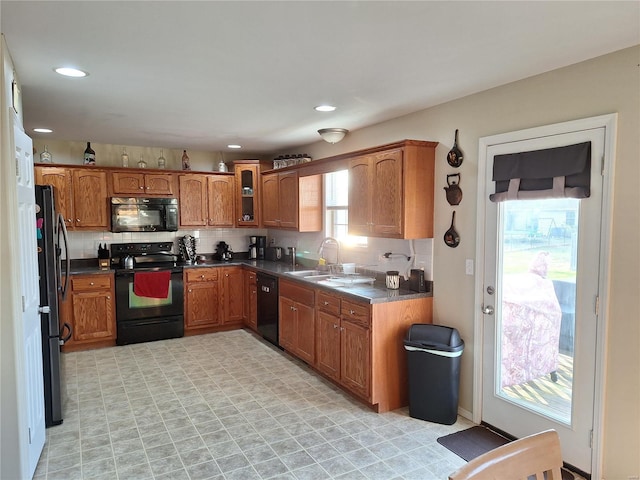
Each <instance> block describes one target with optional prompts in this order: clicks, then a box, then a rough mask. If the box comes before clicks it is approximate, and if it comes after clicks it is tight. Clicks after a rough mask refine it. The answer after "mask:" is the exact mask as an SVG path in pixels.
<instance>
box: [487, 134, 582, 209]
mask: <svg viewBox="0 0 640 480" xmlns="http://www.w3.org/2000/svg"><path fill="white" fill-rule="evenodd" d="M493 181H494V182H495V187H496V190H495V193H493V194H491V195H489V199H490V200H491V201H492V202H503V201H505V200H528V199H536V198H586V197H588V196H589V195H591V191H590V183H591V142H585V143H578V144H575V145H568V146H566V147H556V148H547V149H544V150H535V151H531V152H520V153H510V154H507V155H496V156H495V157H494V158H493Z"/></svg>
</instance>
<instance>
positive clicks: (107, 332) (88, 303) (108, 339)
mask: <svg viewBox="0 0 640 480" xmlns="http://www.w3.org/2000/svg"><path fill="white" fill-rule="evenodd" d="M60 322H61V325H62V324H64V323H65V322H67V323H69V324H70V325H71V329H72V335H71V338H70V339H69V340H68V341H67V342H66V343H65V344H64V347H63V350H64V351H65V352H70V351H75V350H83V349H88V348H97V347H104V346H111V345H115V341H116V315H115V287H114V278H113V274H95V275H73V276H71V277H70V278H69V291H68V294H67V298H66V299H65V300H64V301H63V302H61V303H60Z"/></svg>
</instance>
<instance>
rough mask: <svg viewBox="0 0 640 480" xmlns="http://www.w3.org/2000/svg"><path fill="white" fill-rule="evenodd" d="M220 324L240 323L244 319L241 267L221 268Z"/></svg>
mask: <svg viewBox="0 0 640 480" xmlns="http://www.w3.org/2000/svg"><path fill="white" fill-rule="evenodd" d="M219 270H220V280H221V283H222V292H221V293H222V302H221V306H222V312H221V316H222V323H223V324H233V323H242V319H243V317H244V274H243V270H242V267H222V268H219Z"/></svg>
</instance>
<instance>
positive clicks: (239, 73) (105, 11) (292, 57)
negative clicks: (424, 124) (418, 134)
mask: <svg viewBox="0 0 640 480" xmlns="http://www.w3.org/2000/svg"><path fill="white" fill-rule="evenodd" d="M0 9H1V10H0V15H1V20H2V32H3V33H4V35H5V37H6V40H7V44H8V47H9V50H10V52H11V55H12V57H13V60H14V63H15V67H16V70H17V72H18V76H19V78H20V81H21V83H22V97H23V105H24V117H25V118H24V123H25V129H26V130H27V132H29V131H31V129H33V128H34V127H38V126H48V127H50V128H53V129H54V133H53V134H52V136H53V137H54V138H57V139H64V140H77V141H83V140H91V141H94V142H97V143H113V144H124V145H140V146H156V147H161V146H162V147H168V148H189V149H195V150H205V151H207V150H209V151H216V150H226V149H227V148H226V145H227V144H228V143H239V144H241V145H242V146H243V149H244V151H246V152H253V153H266V152H277V151H278V150H282V149H286V148H291V147H295V146H299V145H303V144H308V143H312V142H314V141H317V140H318V139H319V137H318V134H317V133H316V131H317V130H318V129H319V128H324V127H343V128H347V129H349V130H357V129H359V128H362V127H365V126H367V125H372V124H375V123H379V122H381V121H384V120H387V119H390V118H395V117H398V116H400V115H403V114H407V113H411V112H414V111H418V110H422V109H424V108H427V107H430V106H433V105H437V104H440V103H443V102H446V101H449V100H452V99H455V98H460V97H463V96H465V95H469V94H472V93H474V92H478V91H482V90H486V89H488V88H492V87H495V86H498V85H502V84H505V83H508V82H512V81H515V80H518V79H522V78H526V77H529V76H532V75H536V74H539V73H542V72H546V71H549V70H553V69H556V68H559V67H562V66H565V65H570V64H573V63H577V62H580V61H583V60H586V59H589V58H593V57H596V56H599V55H603V54H606V53H609V52H613V51H616V50H620V49H622V48H626V47H629V46H632V45H637V44H640V2H638V1H625V2H612V1H586V2H582V1H569V2H557V1H533V2H485V1H471V2H465V1H440V2H438V1H414V2H400V1H378V2H376V1H359V2H352V1H335V2H333V1H319V2H313V1H289V2H282V1H257V2H245V1H194V2H191V1H120V2H118V1H104V2H103V1H69V2H61V1H41V2H36V1H24V0H21V1H7V0H3V1H2V2H1V6H0ZM61 65H74V66H76V67H78V68H81V69H83V70H86V71H88V72H90V75H89V76H88V77H87V78H84V79H67V78H63V77H60V76H59V75H57V74H55V73H54V72H53V68H54V67H57V66H61ZM322 103H330V104H334V105H336V106H337V107H338V109H337V110H336V111H335V112H333V113H318V112H316V111H314V110H313V107H314V106H316V105H319V104H322Z"/></svg>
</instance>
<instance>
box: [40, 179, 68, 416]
mask: <svg viewBox="0 0 640 480" xmlns="http://www.w3.org/2000/svg"><path fill="white" fill-rule="evenodd" d="M36 227H37V238H38V271H39V275H40V324H41V331H42V360H43V361H42V368H43V374H44V414H45V425H46V426H47V427H51V426H53V425H60V424H61V423H62V370H61V369H62V362H61V357H60V346H61V345H62V344H63V343H64V342H65V341H66V340H68V339H69V338H71V326H70V325H69V324H68V323H64V324H62V326H61V325H60V317H59V313H58V302H59V296H60V298H62V299H64V298H65V296H66V294H67V285H68V278H69V275H68V273H69V262H70V259H69V249H68V240H67V229H66V227H65V224H64V219H63V218H62V215H60V214H59V213H57V212H56V210H55V202H54V189H53V187H52V186H51V185H45V186H39V185H38V186H36ZM63 249H64V251H65V255H64V257H65V260H64V261H63V260H62V250H63ZM63 269H64V272H63Z"/></svg>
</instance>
